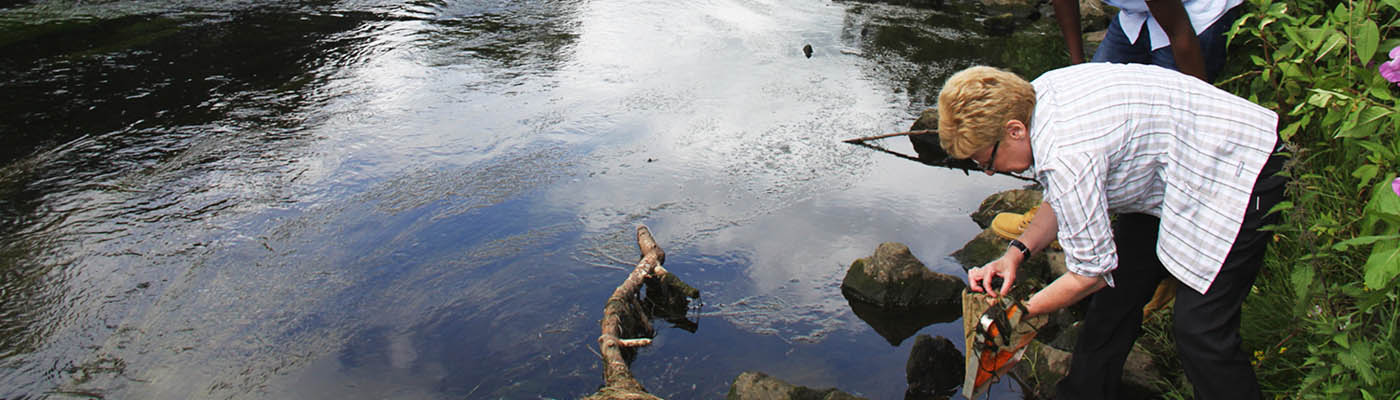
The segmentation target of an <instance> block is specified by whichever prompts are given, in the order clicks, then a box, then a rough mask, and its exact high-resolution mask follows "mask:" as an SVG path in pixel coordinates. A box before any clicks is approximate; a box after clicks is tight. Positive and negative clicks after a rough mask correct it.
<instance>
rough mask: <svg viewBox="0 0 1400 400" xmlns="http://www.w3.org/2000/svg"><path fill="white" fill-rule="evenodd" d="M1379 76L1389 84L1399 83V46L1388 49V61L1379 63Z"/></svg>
mask: <svg viewBox="0 0 1400 400" xmlns="http://www.w3.org/2000/svg"><path fill="white" fill-rule="evenodd" d="M1376 68H1377V69H1379V70H1380V72H1381V76H1382V77H1385V80H1387V81H1390V83H1400V46H1395V48H1393V49H1390V61H1386V62H1383V63H1381V65H1380V66H1379V67H1376Z"/></svg>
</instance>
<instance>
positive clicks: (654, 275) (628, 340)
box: [585, 225, 700, 399]
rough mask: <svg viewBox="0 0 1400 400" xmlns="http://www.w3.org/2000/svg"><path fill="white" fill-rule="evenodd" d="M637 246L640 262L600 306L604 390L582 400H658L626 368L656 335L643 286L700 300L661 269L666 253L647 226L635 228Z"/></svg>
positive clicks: (683, 284)
mask: <svg viewBox="0 0 1400 400" xmlns="http://www.w3.org/2000/svg"><path fill="white" fill-rule="evenodd" d="M637 247H638V248H639V249H640V250H641V252H642V259H641V261H638V262H637V267H636V268H634V269H632V273H630V274H628V275H627V279H626V280H623V281H622V284H621V285H618V286H617V289H616V290H613V293H612V296H609V297H608V302H607V304H606V305H604V306H603V320H602V321H601V324H602V328H603V334H602V335H601V336H599V337H598V350H599V351H600V354H601V355H602V357H603V387H602V388H601V389H598V392H597V393H594V394H592V395H590V396H588V397H586V398H585V399H658V397H656V396H653V395H651V394H650V393H647V391H646V388H643V387H642V384H641V382H638V381H637V378H635V377H633V376H632V370H631V368H630V367H629V366H628V364H629V362H630V360H629V359H630V356H628V355H627V354H628V352H629V351H634V350H633V348H636V347H642V346H647V345H650V344H651V337H653V336H655V333H654V331H653V330H652V328H651V322H650V319H651V315H650V313H648V312H647V311H646V308H644V307H643V306H642V302H641V299H640V297H639V296H640V295H639V293H640V291H641V289H642V285H643V284H644V283H645V284H647V285H656V286H664V287H668V288H670V289H674V290H672V291H671V292H673V293H677V294H680V295H684V296H685V297H689V298H692V299H693V298H699V297H700V291H699V290H697V289H695V288H693V287H690V285H687V284H685V282H681V281H680V279H678V278H676V277H675V276H673V275H671V273H670V272H668V271H666V268H664V267H662V266H661V264H662V263H664V262H666V252H665V251H662V250H661V246H658V245H657V244H656V240H655V239H653V238H652V237H651V231H650V230H648V229H647V227H646V226H640V225H639V226H637Z"/></svg>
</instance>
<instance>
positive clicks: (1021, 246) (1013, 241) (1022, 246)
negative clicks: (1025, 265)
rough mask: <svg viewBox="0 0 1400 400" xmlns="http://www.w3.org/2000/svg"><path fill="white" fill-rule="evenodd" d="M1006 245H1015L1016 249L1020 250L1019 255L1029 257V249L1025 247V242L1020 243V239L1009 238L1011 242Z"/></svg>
mask: <svg viewBox="0 0 1400 400" xmlns="http://www.w3.org/2000/svg"><path fill="white" fill-rule="evenodd" d="M1008 245H1009V246H1010V247H1015V248H1016V249H1017V250H1021V255H1023V256H1025V258H1031V249H1030V248H1029V247H1026V244H1025V243H1021V241H1020V240H1017V239H1011V243H1009V244H1008Z"/></svg>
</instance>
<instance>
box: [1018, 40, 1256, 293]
mask: <svg viewBox="0 0 1400 400" xmlns="http://www.w3.org/2000/svg"><path fill="white" fill-rule="evenodd" d="M1031 84H1032V85H1033V86H1034V87H1035V93H1036V104H1035V111H1034V113H1033V114H1032V117H1031V127H1030V129H1031V131H1030V137H1031V149H1032V154H1033V157H1034V165H1033V166H1032V167H1031V171H1032V173H1033V174H1034V176H1035V177H1036V180H1038V181H1039V182H1040V183H1041V184H1042V185H1043V186H1045V196H1044V197H1045V201H1046V202H1048V203H1049V204H1050V207H1051V208H1053V209H1054V210H1055V216H1056V218H1057V220H1058V228H1059V236H1058V238H1059V240H1060V246H1061V247H1063V248H1064V249H1065V260H1066V264H1067V266H1068V268H1069V269H1070V270H1071V271H1073V272H1075V273H1078V274H1080V275H1085V276H1102V277H1103V278H1104V279H1105V280H1106V281H1107V282H1108V283H1109V284H1112V283H1113V277H1112V274H1111V273H1110V272H1111V271H1113V270H1114V269H1115V268H1117V267H1118V255H1117V250H1116V248H1115V246H1114V244H1113V234H1112V232H1111V230H1110V228H1109V214H1110V213H1131V212H1141V213H1147V214H1152V215H1156V216H1158V217H1160V218H1161V220H1162V224H1161V228H1160V230H1159V235H1158V241H1157V256H1158V258H1160V259H1161V260H1162V264H1163V265H1165V266H1166V268H1167V271H1169V272H1170V273H1171V274H1172V275H1173V276H1176V277H1177V279H1179V280H1180V281H1181V282H1182V283H1184V284H1186V285H1187V286H1189V287H1191V288H1192V289H1195V290H1196V291H1198V292H1201V293H1205V292H1206V290H1207V289H1209V288H1210V284H1211V282H1212V281H1214V280H1215V276H1216V275H1217V274H1218V273H1219V272H1220V266H1221V265H1222V264H1223V263H1224V261H1225V256H1226V254H1227V253H1229V251H1230V247H1231V246H1232V245H1233V243H1234V241H1235V235H1236V234H1238V233H1239V229H1240V223H1241V221H1242V220H1243V218H1244V212H1245V208H1246V207H1247V206H1248V204H1249V195H1250V192H1251V191H1252V190H1253V186H1254V181H1255V178H1256V177H1257V176H1258V174H1259V171H1260V169H1262V168H1263V166H1264V162H1265V161H1266V160H1267V159H1268V157H1269V154H1270V153H1271V152H1272V150H1273V147H1274V144H1275V141H1276V140H1277V137H1278V136H1277V133H1276V131H1275V127H1276V124H1277V121H1278V116H1277V115H1276V114H1274V112H1272V111H1269V110H1268V109H1266V108H1264V107H1260V106H1259V105H1256V104H1254V103H1251V102H1249V101H1248V100H1245V99H1242V98H1239V97H1235V96H1234V95H1231V94H1229V93H1227V92H1225V91H1223V90H1220V89H1218V88H1216V87H1214V86H1211V85H1210V84H1208V83H1205V82H1202V81H1200V80H1198V79H1196V78H1193V77H1190V76H1187V75H1183V74H1181V73H1178V72H1176V71H1172V70H1168V69H1164V68H1161V67H1157V66H1152V65H1128V64H1107V63H1088V64H1079V65H1075V66H1071V67H1067V68H1061V69H1057V70H1054V71H1050V72H1047V73H1045V74H1044V75H1041V76H1040V77H1039V78H1037V79H1036V80H1035V81H1033V82H1031ZM1129 261H1134V260H1129Z"/></svg>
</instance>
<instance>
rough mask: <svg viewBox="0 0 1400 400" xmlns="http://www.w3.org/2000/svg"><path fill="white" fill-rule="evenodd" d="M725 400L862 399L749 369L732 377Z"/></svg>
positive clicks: (833, 389)
mask: <svg viewBox="0 0 1400 400" xmlns="http://www.w3.org/2000/svg"><path fill="white" fill-rule="evenodd" d="M725 399H727V400H854V399H863V397H856V396H854V395H851V394H850V393H846V392H842V391H840V390H836V389H835V388H828V389H812V388H809V387H806V386H797V385H793V384H791V383H787V382H783V381H781V380H778V379H777V378H774V377H771V376H768V374H765V373H762V372H755V371H749V372H744V373H742V374H739V377H738V378H734V383H733V384H732V385H730V386H729V394H728V395H727V396H725Z"/></svg>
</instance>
